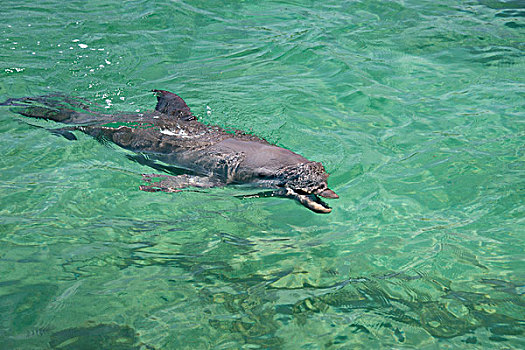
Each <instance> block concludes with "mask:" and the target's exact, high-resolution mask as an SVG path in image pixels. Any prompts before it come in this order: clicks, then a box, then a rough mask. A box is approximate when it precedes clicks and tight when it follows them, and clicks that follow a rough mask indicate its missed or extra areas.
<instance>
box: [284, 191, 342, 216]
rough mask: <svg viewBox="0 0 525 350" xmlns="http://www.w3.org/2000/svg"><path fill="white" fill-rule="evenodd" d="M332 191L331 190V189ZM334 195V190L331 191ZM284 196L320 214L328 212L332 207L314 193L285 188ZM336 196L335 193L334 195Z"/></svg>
mask: <svg viewBox="0 0 525 350" xmlns="http://www.w3.org/2000/svg"><path fill="white" fill-rule="evenodd" d="M332 192H333V191H332ZM333 193H334V195H335V192H333ZM286 196H287V197H290V198H293V199H295V200H297V201H298V202H299V203H301V204H302V205H304V206H305V207H307V208H308V209H310V210H312V211H314V212H316V213H322V214H328V213H330V212H331V211H332V208H330V207H329V206H328V204H326V203H325V202H324V201H322V200H321V199H320V198H319V197H318V196H317V195H315V194H306V193H305V194H303V193H298V192H297V191H294V190H293V189H291V188H287V189H286ZM336 196H337V195H336ZM328 198H337V197H333V196H332V197H328Z"/></svg>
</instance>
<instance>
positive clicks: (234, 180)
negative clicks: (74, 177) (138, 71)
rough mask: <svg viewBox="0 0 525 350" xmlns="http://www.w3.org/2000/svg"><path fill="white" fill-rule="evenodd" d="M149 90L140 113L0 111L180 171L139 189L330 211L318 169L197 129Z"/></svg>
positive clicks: (271, 149) (46, 100)
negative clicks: (231, 193) (258, 198)
mask: <svg viewBox="0 0 525 350" xmlns="http://www.w3.org/2000/svg"><path fill="white" fill-rule="evenodd" d="M152 91H153V92H154V93H155V94H156V96H157V105H156V107H155V110H154V111H152V112H147V113H118V114H114V115H109V114H103V113H97V112H94V111H92V110H91V109H90V104H89V103H88V102H85V101H84V100H80V99H74V98H70V97H67V96H63V95H46V96H39V97H23V98H10V99H8V100H6V101H5V102H3V103H1V104H0V105H4V106H13V107H11V108H12V111H14V112H16V113H18V114H20V115H23V116H26V117H32V118H39V119H45V120H52V121H55V122H59V123H63V124H66V125H67V126H64V127H60V128H57V129H51V130H50V131H52V132H53V133H54V134H57V135H62V136H64V137H66V138H67V139H69V140H75V139H76V137H75V135H74V134H73V133H72V131H76V130H78V131H81V132H83V133H85V134H88V135H90V136H93V137H95V138H96V139H98V140H100V141H102V142H108V141H109V142H113V143H115V144H117V145H118V146H120V147H122V148H124V149H127V150H131V151H133V152H135V153H136V154H137V157H136V158H135V160H136V161H140V162H144V163H147V165H151V166H152V167H154V168H156V169H159V167H158V166H155V164H158V162H157V161H160V162H163V163H165V164H170V165H173V166H175V167H177V168H178V169H179V170H180V169H182V170H183V173H180V174H178V175H173V174H172V175H167V174H143V175H142V176H143V180H144V181H145V183H146V184H144V185H142V186H140V189H141V190H143V191H148V192H156V191H164V192H179V191H181V190H182V189H184V188H188V187H196V188H212V187H220V186H226V185H230V184H231V185H235V184H237V185H239V184H247V185H249V186H253V187H257V188H264V189H270V190H271V192H269V193H270V194H269V195H270V196H280V197H287V198H293V199H295V200H297V201H298V202H299V203H301V204H302V205H304V206H305V207H306V208H308V209H310V210H312V211H314V212H317V213H330V212H331V211H332V209H331V208H330V207H329V206H328V204H326V203H325V202H324V201H322V200H321V199H320V198H319V197H324V198H331V199H335V198H339V196H338V195H337V194H336V193H335V192H334V191H332V190H331V189H329V188H328V185H327V179H328V173H327V172H326V171H325V169H324V167H323V165H322V164H321V163H319V162H313V161H310V160H308V159H306V158H304V157H303V156H301V155H299V154H297V153H294V152H292V151H290V150H288V149H285V148H282V147H278V146H276V145H273V144H270V143H269V142H268V141H266V140H265V139H263V138H261V137H257V136H255V135H251V134H248V133H245V132H243V131H240V130H226V129H223V128H221V127H218V126H213V125H206V124H203V123H201V122H199V121H198V120H197V117H196V116H195V115H194V114H193V113H192V112H191V110H190V108H189V107H188V105H187V104H186V102H184V100H183V99H182V98H181V97H179V96H178V95H176V94H174V93H172V92H169V91H165V90H152ZM163 170H165V169H163ZM261 195H263V196H266V195H268V192H265V193H261Z"/></svg>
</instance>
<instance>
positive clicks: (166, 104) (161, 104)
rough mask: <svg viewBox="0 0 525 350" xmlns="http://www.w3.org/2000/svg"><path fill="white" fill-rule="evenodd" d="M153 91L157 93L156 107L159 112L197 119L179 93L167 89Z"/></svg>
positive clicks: (171, 115)
mask: <svg viewBox="0 0 525 350" xmlns="http://www.w3.org/2000/svg"><path fill="white" fill-rule="evenodd" d="M152 91H153V92H155V93H156V94H157V106H156V107H155V110H156V111H157V112H160V113H162V114H166V115H168V116H170V117H175V118H179V119H181V120H187V121H188V120H197V118H196V117H195V116H194V115H193V114H192V113H191V111H190V107H188V105H187V104H186V102H184V100H183V99H182V98H180V97H179V96H178V95H176V94H174V93H173V92H169V91H165V90H152Z"/></svg>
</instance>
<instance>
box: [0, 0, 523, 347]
mask: <svg viewBox="0 0 525 350" xmlns="http://www.w3.org/2000/svg"><path fill="white" fill-rule="evenodd" d="M0 14H1V16H2V23H0V33H1V36H0V57H1V60H0V62H1V63H0V99H1V100H4V99H6V98H8V97H22V96H35V95H42V94H47V93H53V92H60V93H66V94H69V95H72V96H78V97H83V98H86V99H88V100H90V101H92V102H93V103H96V104H98V105H99V107H98V108H99V109H101V110H103V111H106V112H114V111H115V112H116V111H119V110H124V111H136V110H139V111H144V110H147V109H151V108H153V106H154V104H155V98H154V96H153V95H152V94H151V93H150V92H149V90H151V89H154V88H155V89H167V90H171V91H174V92H177V93H179V94H180V95H181V96H182V97H183V98H184V99H185V100H186V102H187V103H188V104H189V105H190V107H191V108H192V110H193V112H194V113H195V114H196V115H197V116H198V117H199V118H200V119H201V120H202V121H203V122H205V123H210V124H218V125H221V126H224V127H229V128H238V129H243V130H248V131H250V132H253V133H255V134H257V135H260V136H262V137H265V138H267V139H268V140H269V141H271V142H273V143H276V144H278V145H280V146H283V147H286V148H288V149H291V150H293V151H295V152H297V153H299V154H301V155H304V156H305V157H307V158H309V159H311V160H316V161H321V162H323V164H324V165H325V167H326V168H327V170H328V171H329V172H330V173H331V177H330V179H329V185H330V187H331V188H333V189H334V190H335V191H336V192H337V193H338V194H339V195H340V199H339V200H331V201H330V204H331V206H332V207H333V208H334V209H333V212H332V213H331V214H329V215H319V214H314V213H312V212H310V211H308V210H307V209H305V208H304V207H301V206H300V205H298V204H297V203H296V202H294V201H291V200H286V199H279V198H259V199H257V198H253V199H244V200H241V199H239V198H237V197H235V196H237V195H240V194H243V193H244V192H243V190H240V189H235V188H222V189H212V190H207V191H204V192H184V193H178V194H166V193H146V192H141V191H139V190H138V186H139V185H141V184H142V182H141V175H140V174H142V173H151V172H153V171H152V169H150V168H148V167H146V166H142V165H140V164H137V163H134V162H131V161H130V160H129V159H128V158H127V157H126V155H129V152H127V151H124V150H122V149H119V148H118V147H111V146H109V145H104V144H101V143H99V142H97V141H96V140H94V139H92V138H90V137H88V136H85V135H83V134H80V133H79V134H77V137H78V141H68V140H66V139H65V138H60V137H55V136H53V135H51V134H50V133H49V132H47V131H46V130H45V129H44V128H45V127H53V126H54V125H53V123H51V122H40V123H36V125H37V126H40V127H35V126H34V124H35V123H34V121H32V120H28V119H24V118H22V117H19V116H17V115H15V114H13V113H11V112H10V111H9V110H8V109H7V108H5V107H3V108H2V109H0V118H1V121H2V122H1V124H0V140H1V142H0V153H1V154H2V155H3V156H2V157H1V159H0V169H1V171H0V180H1V181H0V183H1V185H0V186H1V191H0V193H1V194H0V242H1V243H0V314H1V315H2V317H1V318H0V348H1V349H50V348H57V349H140V348H142V349H207V348H209V349H238V348H244V349H257V348H260V349H279V348H285V349H354V348H363V349H365V348H366V349H378V348H396V349H414V348H417V349H443V348H451V349H458V348H461V349H519V348H524V347H525V341H524V318H525V317H524V315H525V300H524V293H525V282H524V281H525V274H524V271H525V269H524V268H525V267H524V263H523V261H524V258H525V255H524V253H523V251H524V244H523V239H524V229H523V224H524V220H523V218H524V213H523V209H524V203H523V200H524V187H525V186H524V184H525V181H524V178H525V177H524V173H525V167H524V160H525V158H524V144H525V137H524V130H525V127H524V121H525V118H524V117H525V108H524V107H525V106H524V101H525V99H524V95H525V85H524V83H525V59H524V55H523V52H524V49H525V44H524V42H525V21H524V18H525V3H524V2H523V1H519V0H514V1H512V0H507V1H503V0H501V1H498V0H479V1H444V0H441V1H421V0H418V1H416V0H406V1H401V0H400V1H331V0H329V1H322V2H320V1H264V2H262V1H213V2H211V1H167V0H161V1H122V2H116V1H107V0H104V1H102V0H97V1H65V2H62V1H60V2H59V1H38V2H35V1H26V0H17V1H12V0H4V1H2V4H1V9H0ZM28 123H32V124H33V125H30V124H28ZM42 127H44V128H42Z"/></svg>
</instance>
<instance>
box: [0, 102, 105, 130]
mask: <svg viewBox="0 0 525 350" xmlns="http://www.w3.org/2000/svg"><path fill="white" fill-rule="evenodd" d="M0 106H11V107H12V108H11V110H12V111H13V112H15V113H18V114H21V115H23V116H26V117H30V118H38V119H46V120H53V121H56V122H60V123H66V124H75V125H89V124H90V123H92V122H95V121H100V114H97V113H95V112H92V111H91V110H90V108H89V106H88V105H87V104H86V103H85V102H83V101H82V100H79V99H74V98H70V97H66V96H63V95H47V96H39V97H22V98H10V99H7V100H6V101H4V102H2V103H0Z"/></svg>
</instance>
